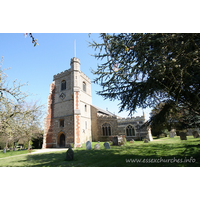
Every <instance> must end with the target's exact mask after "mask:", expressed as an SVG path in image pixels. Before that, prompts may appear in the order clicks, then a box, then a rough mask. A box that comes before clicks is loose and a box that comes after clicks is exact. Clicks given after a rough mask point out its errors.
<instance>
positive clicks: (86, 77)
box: [81, 72, 91, 83]
mask: <svg viewBox="0 0 200 200" xmlns="http://www.w3.org/2000/svg"><path fill="white" fill-rule="evenodd" d="M81 76H82V77H83V78H84V79H85V80H87V81H88V82H89V83H91V80H90V78H89V77H88V76H86V75H85V74H84V73H83V72H81Z"/></svg>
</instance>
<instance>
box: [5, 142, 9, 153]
mask: <svg viewBox="0 0 200 200" xmlns="http://www.w3.org/2000/svg"><path fill="white" fill-rule="evenodd" d="M7 148H8V140H6V148H5V149H6V150H7ZM6 150H5V153H6Z"/></svg>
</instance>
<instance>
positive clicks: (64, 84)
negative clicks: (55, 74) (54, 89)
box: [61, 80, 66, 90]
mask: <svg viewBox="0 0 200 200" xmlns="http://www.w3.org/2000/svg"><path fill="white" fill-rule="evenodd" d="M61 90H66V81H65V80H63V81H62V82H61Z"/></svg>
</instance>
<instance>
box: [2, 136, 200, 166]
mask: <svg viewBox="0 0 200 200" xmlns="http://www.w3.org/2000/svg"><path fill="white" fill-rule="evenodd" d="M187 138H188V139H187V140H184V141H183V140H180V137H178V136H175V137H174V138H169V137H165V138H159V139H154V141H152V142H149V143H144V142H143V141H135V142H133V143H130V142H127V143H126V145H124V146H112V145H111V149H105V148H104V146H103V144H104V142H100V148H101V149H100V150H94V145H95V144H97V142H92V150H86V145H83V147H82V148H76V149H73V150H74V160H72V161H66V160H65V157H66V151H67V150H65V151H56V152H49V153H40V154H26V155H21V156H16V157H14V156H12V157H7V158H5V159H0V166H5V167H6V166H10V167H11V166H13V167H72V166H74V167H184V166H185V167H199V166H200V145H199V144H200V138H193V136H187ZM0 154H2V152H1V153H0Z"/></svg>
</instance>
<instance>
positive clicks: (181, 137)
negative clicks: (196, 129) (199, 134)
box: [179, 132, 187, 140]
mask: <svg viewBox="0 0 200 200" xmlns="http://www.w3.org/2000/svg"><path fill="white" fill-rule="evenodd" d="M179 135H180V139H181V140H187V136H186V133H184V132H180V133H179Z"/></svg>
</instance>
